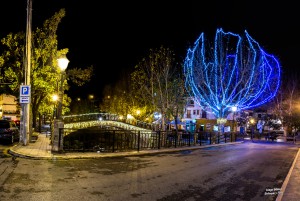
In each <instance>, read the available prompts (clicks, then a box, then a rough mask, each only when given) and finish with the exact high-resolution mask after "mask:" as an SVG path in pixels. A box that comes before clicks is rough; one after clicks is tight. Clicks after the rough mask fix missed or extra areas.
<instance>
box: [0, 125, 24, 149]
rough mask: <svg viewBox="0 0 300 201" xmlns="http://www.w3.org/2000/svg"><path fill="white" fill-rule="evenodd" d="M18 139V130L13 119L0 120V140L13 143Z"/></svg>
mask: <svg viewBox="0 0 300 201" xmlns="http://www.w3.org/2000/svg"><path fill="white" fill-rule="evenodd" d="M19 139H20V130H19V128H18V127H17V125H16V123H15V122H14V121H13V120H5V119H1V120H0V141H1V142H2V141H5V142H8V143H11V144H12V143H14V142H15V141H18V140H19Z"/></svg>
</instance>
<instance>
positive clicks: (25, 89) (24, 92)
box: [20, 85, 30, 96]
mask: <svg viewBox="0 0 300 201" xmlns="http://www.w3.org/2000/svg"><path fill="white" fill-rule="evenodd" d="M20 96H30V85H21V87H20Z"/></svg>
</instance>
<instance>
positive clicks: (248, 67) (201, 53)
mask: <svg viewBox="0 0 300 201" xmlns="http://www.w3.org/2000/svg"><path fill="white" fill-rule="evenodd" d="M280 68H281V67H280V64H279V62H278V61H277V60H276V58H275V57H274V56H272V55H270V54H267V53H266V52H265V51H264V50H263V49H262V48H261V47H260V45H259V44H258V43H257V42H256V41H255V40H254V39H253V38H252V37H251V36H250V35H249V34H248V32H247V31H245V34H244V35H243V36H241V35H238V34H234V33H232V32H224V31H223V30H222V29H217V32H216V36H215V40H214V46H213V47H212V48H210V47H208V44H207V43H206V41H205V40H204V33H202V34H201V35H200V37H199V38H198V39H197V40H196V42H195V44H194V47H193V48H192V49H189V50H188V52H187V56H186V59H185V63H184V73H185V76H186V87H187V89H188V91H189V92H190V95H191V96H193V97H194V98H195V101H196V102H197V103H198V104H199V105H201V107H202V108H210V109H211V111H212V112H213V114H214V115H215V116H216V117H217V118H219V119H223V118H227V115H228V114H229V113H230V112H231V108H232V107H233V106H236V107H237V108H238V110H240V111H241V110H246V109H250V108H255V107H257V106H260V105H263V104H265V103H267V102H268V101H270V100H272V99H273V98H274V96H275V95H276V93H277V91H278V89H279V87H280V76H281V69H280Z"/></svg>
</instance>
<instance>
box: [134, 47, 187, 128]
mask: <svg viewBox="0 0 300 201" xmlns="http://www.w3.org/2000/svg"><path fill="white" fill-rule="evenodd" d="M180 67H181V66H180V65H179V64H178V62H177V61H176V59H175V54H174V52H173V51H172V50H171V49H169V48H165V47H163V46H161V47H160V48H158V49H150V52H149V55H148V57H147V58H144V59H142V61H141V62H139V64H138V65H136V66H135V70H134V72H133V73H132V74H131V77H132V84H133V89H134V92H135V94H136V96H135V97H136V98H138V100H139V101H140V102H141V103H143V104H144V105H149V106H151V107H152V108H153V111H158V112H160V113H161V115H162V128H163V130H165V126H164V125H165V123H166V121H167V120H170V118H171V117H173V118H176V117H178V116H179V114H180V113H181V112H182V111H183V107H184V104H185V103H184V101H182V99H183V95H184V82H183V80H182V77H181V76H180V75H181V72H182V69H181V68H180Z"/></svg>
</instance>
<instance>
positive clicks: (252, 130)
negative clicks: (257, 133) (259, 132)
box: [250, 118, 255, 140]
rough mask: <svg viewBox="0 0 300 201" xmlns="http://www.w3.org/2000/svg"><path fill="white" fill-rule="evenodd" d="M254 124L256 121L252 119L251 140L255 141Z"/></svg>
mask: <svg viewBox="0 0 300 201" xmlns="http://www.w3.org/2000/svg"><path fill="white" fill-rule="evenodd" d="M254 122H255V120H254V119H253V118H251V119H250V125H251V140H252V139H253V133H254Z"/></svg>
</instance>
